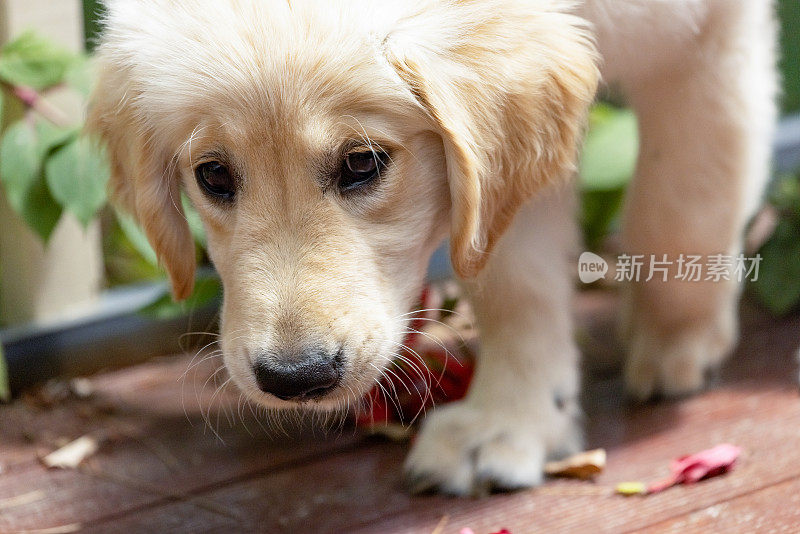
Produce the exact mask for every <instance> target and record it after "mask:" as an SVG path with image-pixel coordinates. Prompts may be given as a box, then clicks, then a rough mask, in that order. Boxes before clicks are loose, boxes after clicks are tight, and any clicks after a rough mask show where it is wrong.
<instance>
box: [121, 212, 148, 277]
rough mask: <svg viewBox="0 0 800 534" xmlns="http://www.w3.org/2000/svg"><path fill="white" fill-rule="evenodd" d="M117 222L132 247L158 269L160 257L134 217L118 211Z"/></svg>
mask: <svg viewBox="0 0 800 534" xmlns="http://www.w3.org/2000/svg"><path fill="white" fill-rule="evenodd" d="M117 221H118V222H119V227H120V228H121V229H122V232H123V233H124V234H125V237H127V238H128V241H130V243H131V245H133V248H135V249H136V251H137V252H138V253H139V254H141V256H142V257H143V258H144V259H145V260H147V263H149V264H150V265H153V266H154V267H157V266H158V256H157V255H156V252H155V251H154V250H153V247H151V246H150V242H149V241H148V240H147V236H146V235H145V233H144V230H142V228H141V227H140V226H139V225H138V224H137V223H136V221H135V220H134V219H133V217H131V216H130V215H128V214H126V213H122V212H120V211H117Z"/></svg>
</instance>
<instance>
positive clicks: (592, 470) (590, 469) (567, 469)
mask: <svg viewBox="0 0 800 534" xmlns="http://www.w3.org/2000/svg"><path fill="white" fill-rule="evenodd" d="M605 467H606V451H605V449H594V450H591V451H585V452H581V453H578V454H575V455H573V456H570V457H569V458H566V459H564V460H559V461H557V462H547V463H546V464H545V466H544V472H545V473H546V474H548V475H550V476H559V477H572V478H584V479H585V478H592V477H594V476H595V475H597V474H599V473H601V472H602V471H603V469H605Z"/></svg>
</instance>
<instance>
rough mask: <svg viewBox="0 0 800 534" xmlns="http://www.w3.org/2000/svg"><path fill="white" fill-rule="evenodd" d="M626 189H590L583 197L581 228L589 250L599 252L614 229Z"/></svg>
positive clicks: (583, 193) (584, 192)
mask: <svg viewBox="0 0 800 534" xmlns="http://www.w3.org/2000/svg"><path fill="white" fill-rule="evenodd" d="M624 198H625V188H624V187H619V188H617V189H609V190H604V189H599V190H593V189H589V190H586V191H583V192H582V195H581V227H582V229H583V239H584V243H586V246H587V247H589V250H598V249H599V248H600V247H601V245H602V244H603V240H604V239H605V237H606V236H607V235H608V234H609V233H611V231H612V230H613V229H614V228H613V227H614V225H615V223H616V222H617V219H618V217H619V214H620V212H621V211H622V200H623V199H624Z"/></svg>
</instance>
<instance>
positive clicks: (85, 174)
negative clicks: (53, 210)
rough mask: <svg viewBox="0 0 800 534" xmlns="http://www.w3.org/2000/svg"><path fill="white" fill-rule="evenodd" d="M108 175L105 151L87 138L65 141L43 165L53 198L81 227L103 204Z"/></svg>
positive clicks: (105, 197) (88, 221)
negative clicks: (74, 217)
mask: <svg viewBox="0 0 800 534" xmlns="http://www.w3.org/2000/svg"><path fill="white" fill-rule="evenodd" d="M109 174H110V171H109V168H108V163H107V161H106V158H105V152H104V151H103V150H102V149H101V148H99V146H98V145H97V144H96V143H94V142H93V141H92V140H91V139H89V138H87V137H79V138H78V139H74V140H72V141H69V142H68V143H67V144H65V145H64V146H62V147H61V148H58V149H56V150H55V151H54V152H53V153H52V155H51V156H50V157H49V158H48V159H47V161H46V162H45V177H46V179H47V185H48V186H49V187H50V191H51V193H52V194H53V197H54V198H55V199H56V200H57V201H58V202H59V203H60V204H61V205H62V206H63V207H64V208H65V209H66V210H67V211H70V212H71V213H72V214H74V215H75V216H76V217H77V218H78V220H79V221H80V222H81V223H83V224H84V226H86V225H88V224H89V223H90V222H91V220H92V219H93V218H94V216H95V214H96V213H97V210H99V209H100V208H101V207H102V206H103V205H104V204H105V203H106V200H107V196H106V184H107V183H108V179H109Z"/></svg>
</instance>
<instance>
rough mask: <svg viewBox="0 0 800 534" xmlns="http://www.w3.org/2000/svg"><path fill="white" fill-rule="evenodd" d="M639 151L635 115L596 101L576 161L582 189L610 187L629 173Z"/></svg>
mask: <svg viewBox="0 0 800 534" xmlns="http://www.w3.org/2000/svg"><path fill="white" fill-rule="evenodd" d="M638 152H639V135H638V130H637V125H636V116H635V115H634V114H633V112H632V111H631V110H629V109H616V108H613V107H611V106H609V105H606V104H599V105H597V106H595V107H594V108H593V109H592V113H591V115H590V118H589V132H588V133H587V134H586V140H585V142H584V146H583V154H582V156H581V163H580V176H581V183H582V184H583V187H584V189H589V190H611V189H619V188H620V187H623V186H624V185H626V184H627V183H628V182H629V181H630V179H631V177H632V176H633V172H634V169H635V167H636V157H637V154H638Z"/></svg>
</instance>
